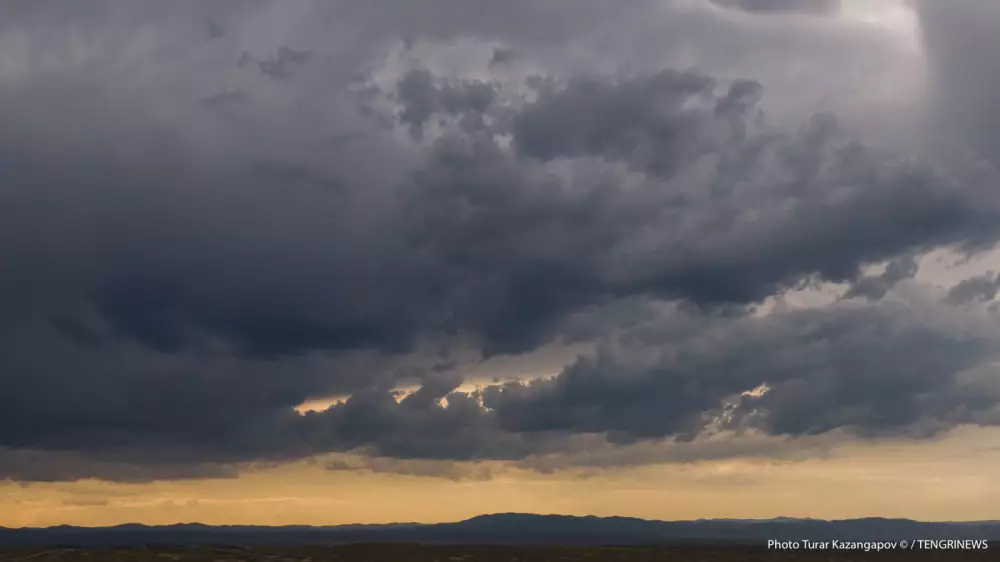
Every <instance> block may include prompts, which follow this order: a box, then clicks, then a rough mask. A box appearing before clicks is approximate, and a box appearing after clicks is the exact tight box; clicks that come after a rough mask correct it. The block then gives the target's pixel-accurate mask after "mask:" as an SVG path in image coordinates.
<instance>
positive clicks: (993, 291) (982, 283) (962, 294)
mask: <svg viewBox="0 0 1000 562" xmlns="http://www.w3.org/2000/svg"><path fill="white" fill-rule="evenodd" d="M998 290H1000V275H997V274H996V273H994V272H992V271H989V272H987V273H984V274H983V275H979V276H976V277H972V278H969V279H964V280H962V281H960V282H959V283H958V284H957V285H955V286H954V287H952V288H951V289H949V290H948V300H949V301H950V302H953V303H956V304H960V303H968V302H989V301H991V300H993V299H994V298H996V296H997V291H998Z"/></svg>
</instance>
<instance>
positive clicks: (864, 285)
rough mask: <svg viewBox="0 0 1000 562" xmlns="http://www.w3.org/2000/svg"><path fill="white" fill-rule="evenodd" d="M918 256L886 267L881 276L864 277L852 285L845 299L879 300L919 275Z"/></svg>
mask: <svg viewBox="0 0 1000 562" xmlns="http://www.w3.org/2000/svg"><path fill="white" fill-rule="evenodd" d="M917 270H918V264H917V259H916V256H913V255H909V256H902V257H899V258H896V259H894V260H892V261H890V262H889V263H887V264H886V266H885V271H883V272H882V273H880V274H879V275H863V276H860V277H858V278H857V279H856V280H855V281H854V283H852V284H851V287H850V289H848V291H847V293H846V294H845V295H844V297H845V298H853V297H864V298H868V299H874V300H878V299H881V298H882V297H884V296H885V294H886V293H887V292H889V290H891V289H892V288H893V287H895V286H896V285H897V284H898V283H899V282H900V281H903V280H904V279H912V278H913V276H914V275H916V274H917Z"/></svg>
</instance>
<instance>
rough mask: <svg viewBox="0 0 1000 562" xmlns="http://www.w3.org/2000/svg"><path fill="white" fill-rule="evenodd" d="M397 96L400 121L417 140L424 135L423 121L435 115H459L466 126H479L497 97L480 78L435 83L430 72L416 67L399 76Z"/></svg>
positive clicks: (479, 127)
mask: <svg viewBox="0 0 1000 562" xmlns="http://www.w3.org/2000/svg"><path fill="white" fill-rule="evenodd" d="M396 99H397V100H398V101H399V104H400V105H401V106H402V109H401V112H400V114H399V121H400V122H401V123H403V124H405V125H407V126H408V127H409V129H410V134H411V135H413V137H414V138H416V139H418V140H419V139H421V138H423V131H424V124H425V123H426V122H427V120H428V119H430V118H431V117H432V116H434V115H441V114H446V115H454V116H459V117H461V119H462V126H463V128H465V129H466V130H470V131H476V130H482V129H483V128H484V127H485V124H484V123H483V116H484V114H486V112H487V111H488V110H489V109H490V107H491V106H492V105H493V104H494V103H495V102H496V101H497V92H496V90H495V89H494V87H493V86H492V85H490V84H487V83H485V82H481V81H471V82H470V81H466V82H459V83H457V84H438V83H437V81H436V80H435V77H434V75H433V74H431V73H430V72H429V71H428V70H426V69H421V68H418V69H414V70H411V71H409V72H408V73H406V75H405V76H403V78H401V79H400V80H399V83H398V84H397V86H396Z"/></svg>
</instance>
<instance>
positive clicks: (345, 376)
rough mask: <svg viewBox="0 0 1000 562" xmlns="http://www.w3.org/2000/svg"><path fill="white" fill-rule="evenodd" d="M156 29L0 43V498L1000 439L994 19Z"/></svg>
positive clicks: (738, 15)
mask: <svg viewBox="0 0 1000 562" xmlns="http://www.w3.org/2000/svg"><path fill="white" fill-rule="evenodd" d="M181 4H185V3H181ZM181 4H177V3H170V4H169V5H167V4H166V3H153V2H128V3H124V2H112V1H108V2H97V3H92V4H88V6H87V7H86V8H84V7H72V6H69V5H65V4H62V3H57V2H44V1H43V2H37V1H36V2H15V3H13V4H11V7H10V9H9V10H8V14H9V15H8V17H5V18H4V21H3V22H0V29H2V30H3V33H0V52H2V53H4V54H3V56H2V57H0V260H2V263H3V264H4V271H5V274H4V275H2V276H0V309H2V310H3V311H4V314H3V315H2V316H0V383H2V385H0V387H2V392H0V477H4V478H9V479H14V480H22V481H32V480H48V481H59V480H74V479H79V478H104V479H109V480H122V481H137V480H148V479H162V478H167V479H170V478H187V477H195V476H226V475H231V474H236V473H238V472H239V471H240V470H247V469H251V468H252V467H254V466H260V465H261V464H269V463H280V462H284V461H290V460H296V459H306V458H313V457H317V456H322V455H327V454H332V453H338V454H349V455H355V457H353V458H355V459H358V458H360V459H367V460H363V461H359V462H361V463H362V464H361V465H354V464H350V463H346V461H330V462H329V463H328V466H329V467H330V468H331V469H349V468H351V467H353V466H368V467H375V469H377V470H379V471H397V470H398V471H400V472H406V473H419V474H442V475H453V474H454V473H455V469H451V468H448V467H449V466H452V465H443V466H444V468H441V467H437V468H435V467H434V466H430V465H427V464H421V463H428V462H430V463H436V462H447V463H451V462H454V461H509V462H515V463H520V464H521V465H523V466H526V467H531V468H535V469H539V470H546V469H551V468H552V467H571V466H576V465H583V464H590V465H599V466H603V465H614V464H642V463H644V462H669V461H687V460H694V459H697V458H699V457H700V456H706V457H711V458H720V457H726V456H734V457H736V456H753V455H764V456H768V455H775V456H777V455H787V454H788V453H789V451H793V452H794V451H799V452H809V451H814V450H816V443H817V442H821V443H822V444H823V447H826V446H830V445H831V444H835V443H837V442H841V441H846V440H867V439H884V438H896V439H923V438H929V437H933V436H937V435H940V434H942V433H943V432H946V431H948V430H949V429H952V428H955V427H957V426H965V425H979V426H993V425H997V424H1000V375H998V373H997V371H996V367H995V366H996V364H997V361H998V360H1000V341H998V337H1000V336H998V334H1000V330H998V328H1000V317H998V316H997V310H996V307H994V306H991V303H992V301H993V299H994V297H995V296H996V294H997V289H998V287H1000V283H998V282H997V279H996V274H995V273H993V272H992V271H991V272H990V273H988V274H984V275H983V274H977V275H974V276H973V275H970V276H969V277H968V278H967V279H965V280H963V281H961V282H959V283H958V284H957V285H954V286H939V283H938V282H937V281H936V280H935V279H934V278H932V277H928V276H927V275H923V274H922V265H921V264H922V263H923V261H924V258H925V257H926V256H927V255H928V254H929V253H931V252H937V253H941V252H945V253H949V252H950V253H952V254H954V255H956V256H961V257H962V258H964V259H966V260H976V259H982V256H984V255H989V252H991V251H992V250H993V249H994V248H995V246H996V245H997V243H998V241H1000V228H998V226H997V225H1000V197H998V193H997V189H998V186H1000V184H998V177H1000V174H997V172H996V169H995V167H994V166H995V165H996V163H997V162H998V156H997V154H998V153H997V151H996V147H997V145H996V143H995V142H994V141H995V139H996V137H997V133H998V132H1000V106H997V104H996V99H998V97H997V96H995V95H990V92H994V93H996V92H997V91H1000V80H997V79H996V78H997V77H998V76H1000V66H998V64H997V61H998V60H1000V58H998V57H996V56H992V55H991V53H995V52H996V51H997V50H998V49H1000V41H998V40H996V39H995V37H997V36H998V35H997V34H993V33H991V32H990V31H991V30H990V29H988V28H989V27H990V26H992V25H993V24H992V23H989V22H994V21H1000V18H990V17H987V12H989V11H990V10H993V8H992V4H991V3H989V2H986V1H985V0H982V1H976V0H960V1H954V2H947V3H934V2H930V1H928V2H922V3H921V2H918V3H916V4H915V6H914V7H913V8H912V9H914V10H916V11H915V12H913V13H911V15H913V14H915V16H916V17H917V18H918V21H919V22H920V23H921V24H922V25H923V28H922V29H923V33H922V35H920V36H921V37H924V38H925V41H924V44H923V47H924V48H923V49H910V47H908V46H906V41H908V40H910V38H911V35H910V34H907V33H901V32H899V30H898V28H897V27H896V26H895V25H885V26H880V25H879V24H877V23H871V21H869V20H867V19H864V18H857V17H854V16H850V13H849V11H848V10H846V6H845V10H844V11H843V12H841V11H838V10H837V9H836V7H837V6H834V5H833V3H830V2H801V1H799V2H789V1H787V0H786V1H782V2H749V1H743V2H722V1H721V0H719V1H715V0H711V1H710V0H685V1H681V0H668V1H660V2H653V1H645V0H643V1H636V2H627V3H624V4H621V5H619V4H614V3H610V2H605V1H603V0H602V1H599V2H598V1H593V2H591V1H583V2H578V1H573V2H569V1H566V2H562V1H557V2H544V3H540V2H528V1H524V2H521V1H517V2H485V1H484V2H478V1H477V2H463V3H461V4H460V7H459V6H458V5H457V4H455V3H452V2H446V1H441V0H427V1H421V2H389V1H385V0H383V1H379V2H372V1H364V2H362V1H346V2H338V3H337V7H336V9H334V8H333V7H332V5H326V4H323V3H295V4H287V3H280V2H249V3H248V2H239V3H233V2H224V1H220V2H209V3H197V4H195V3H190V5H188V6H186V7H182V6H181ZM899 9H900V10H903V12H904V13H910V12H906V10H908V9H909V8H906V7H905V6H904V5H903V4H902V3H900V6H899ZM994 11H995V10H994ZM746 12H751V13H752V14H748V13H746ZM803 12H805V13H803ZM851 13H853V12H851ZM484 14H485V15H484ZM967 24H974V25H973V28H974V29H973V32H971V33H966V32H965V31H962V30H965V29H966V28H967ZM994 27H995V26H994ZM665 31H670V33H666V32H665ZM665 37H666V38H665ZM958 60H962V61H969V64H968V65H965V64H964V63H963V64H957V63H955V61H958ZM833 62H837V63H838V64H840V65H847V66H848V67H851V68H858V69H861V70H857V71H856V72H857V74H854V73H853V72H854V71H849V72H844V73H839V72H834V71H832V70H831V68H832V66H831V63H833ZM925 63H927V68H928V72H927V75H928V76H929V77H930V79H931V88H930V95H929V96H927V97H924V96H923V93H922V92H919V91H917V90H916V89H914V88H910V87H909V85H910V83H909V82H906V81H905V80H903V78H906V79H907V80H909V79H911V78H913V77H914V76H918V75H919V72H916V71H915V70H914V69H917V68H922V67H923V66H924V64H925ZM852 65H853V66H852ZM876 67H877V68H876ZM873 69H874V70H878V69H881V70H878V72H876V73H875V74H874V75H873V74H872V72H871V71H872V70H873ZM872 76H877V77H880V78H872ZM881 78H885V80H886V81H885V83H882V82H881V81H880V79H881ZM892 78H899V79H900V80H899V81H897V82H898V83H897V85H896V86H892V83H893V82H892V80H891V79H892ZM893 87H895V88H896V90H893V89H892V88H893ZM887 88H888V89H887ZM927 115H930V116H931V117H930V119H929V120H925V116H927ZM876 116H877V117H879V118H883V117H884V118H885V120H884V121H879V120H876V119H875V118H876ZM914 131H922V133H920V134H921V135H922V136H921V138H920V140H919V142H916V143H912V142H910V141H912V138H913V136H914V134H916V133H914ZM893 139H908V140H907V142H902V141H900V142H898V143H897V142H893ZM928 147H933V149H932V150H928V149H927V148H928ZM802 294H808V295H812V297H813V298H812V301H810V303H807V304H795V303H794V302H793V301H795V295H802ZM813 301H815V302H813ZM571 347H572V348H574V349H582V350H583V351H582V352H580V353H578V354H577V355H579V356H578V357H577V358H576V359H575V360H572V361H569V362H568V363H567V364H565V365H564V366H563V367H562V368H561V369H560V370H558V372H557V373H554V374H553V373H539V372H524V373H519V375H520V377H519V378H517V379H515V380H495V381H494V380H491V379H492V377H491V376H489V374H488V373H487V376H486V377H485V378H484V377H483V376H482V373H483V370H484V369H485V370H486V371H488V370H489V365H492V363H491V361H495V360H496V359H497V358H503V357H525V358H530V357H532V356H533V355H538V354H544V353H548V352H549V351H546V350H551V349H553V348H556V349H560V348H561V349H569V348H571ZM473 372H476V373H478V374H477V375H476V376H475V377H474V376H473V375H472V374H471V373H473ZM541 375H547V376H544V377H542V376H541ZM505 379H506V377H505ZM477 385H478V386H477ZM404 389H411V390H404ZM412 389H415V390H412ZM323 397H340V401H339V402H334V403H333V404H332V405H331V406H329V407H328V408H325V409H324V408H320V409H318V410H316V411H310V412H306V413H301V411H300V410H301V409H297V407H298V406H300V405H301V404H303V403H304V402H307V401H309V400H314V399H317V398H323ZM817 440H820V441H817ZM598 450H600V451H603V453H602V455H607V457H606V460H600V461H595V460H594V458H593V457H591V458H590V459H589V460H586V459H585V458H583V457H586V455H583V457H581V453H582V452H586V451H598ZM619 453H620V454H619ZM616 455H618V456H616ZM602 458H605V457H602ZM614 459H618V460H614ZM623 459H624V460H623ZM365 463H367V464H365ZM414 463H416V464H414ZM477 474H487V473H485V472H483V473H480V472H477Z"/></svg>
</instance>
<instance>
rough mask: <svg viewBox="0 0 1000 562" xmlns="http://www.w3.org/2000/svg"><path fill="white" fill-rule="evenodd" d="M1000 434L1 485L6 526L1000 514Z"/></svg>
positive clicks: (0, 516) (0, 521) (0, 512)
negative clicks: (542, 462) (409, 472)
mask: <svg viewBox="0 0 1000 562" xmlns="http://www.w3.org/2000/svg"><path fill="white" fill-rule="evenodd" d="M998 438H1000V430H986V429H965V430H962V431H959V432H957V433H956V434H955V435H953V436H951V437H949V438H946V439H943V440H940V441H936V442H927V443H919V444H902V443H881V444H866V445H851V446H847V447H844V448H843V449H841V450H839V451H838V452H837V453H836V454H835V455H833V456H832V457H830V458H827V459H813V460H807V461H800V462H791V461H783V462H778V461H753V460H730V461H717V462H704V463H698V464H690V465H659V466H645V467H640V468H634V469H616V470H608V471H604V472H602V473H600V474H598V475H594V476H591V477H589V478H584V477H581V475H579V474H573V473H571V472H561V473H556V474H551V475H544V474H539V473H533V472H527V471H523V470H515V469H509V468H506V469H505V468H501V467H499V465H498V466H497V470H495V471H494V474H495V477H494V478H493V479H492V480H487V481H473V480H469V481H454V480H447V479H441V478H430V477H417V476H402V475H396V474H371V473H365V474H360V473H354V472H330V471H327V470H325V469H324V468H323V467H322V465H321V463H296V464H293V465H288V466H285V467H281V468H278V469H273V470H267V471H260V472H254V473H249V474H245V475H243V476H241V477H240V478H235V479H229V480H190V481H173V482H154V483H149V484H113V483H107V482H98V481H81V482H75V483H37V484H25V485H22V484H15V483H9V482H8V483H5V484H0V525H3V526H8V527H19V526H48V525H59V524H72V525H88V526H101V525H114V524H119V523H126V522H140V523H147V524H170V523H176V522H194V521H198V522H203V523H207V524H264V525H282V524H313V525H324V524H343V523H380V522H393V521H418V522H437V521H454V520H460V519H464V518H467V517H471V516H474V515H478V514H481V513H496V512H510V511H518V512H534V513H562V514H575V515H584V514H593V515H605V516H606V515H627V516H636V517H644V518H649V519H696V518H703V517H704V518H713V517H717V518H726V517H733V518H767V517H776V516H795V517H820V518H828V519H834V518H851V517H864V516H876V515H877V516H882V517H908V518H913V519H923V520H983V519H1000V507H998V506H1000V480H998V479H996V478H995V475H994V472H995V467H996V466H997V465H998V463H1000V447H997V446H996V443H998V442H1000V440H998Z"/></svg>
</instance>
